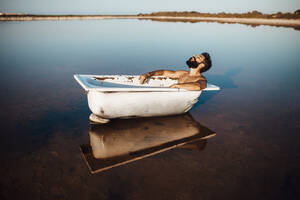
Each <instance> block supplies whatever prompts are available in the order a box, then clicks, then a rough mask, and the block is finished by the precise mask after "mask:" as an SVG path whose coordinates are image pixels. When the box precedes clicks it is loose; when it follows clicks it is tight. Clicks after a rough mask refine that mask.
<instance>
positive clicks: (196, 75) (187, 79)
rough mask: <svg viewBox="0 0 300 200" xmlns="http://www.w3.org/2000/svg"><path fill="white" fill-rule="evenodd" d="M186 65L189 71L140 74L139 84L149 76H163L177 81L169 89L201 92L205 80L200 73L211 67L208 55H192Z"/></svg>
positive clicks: (158, 71)
mask: <svg viewBox="0 0 300 200" xmlns="http://www.w3.org/2000/svg"><path fill="white" fill-rule="evenodd" d="M186 64H187V65H188V66H189V68H190V71H189V72H188V71H185V70H177V71H171V70H157V71H153V72H148V73H146V74H142V75H141V76H140V77H139V80H140V83H141V84H143V83H145V82H147V80H148V79H149V78H150V77H151V76H165V77H169V78H176V79H178V83H177V84H173V85H171V86H170V88H184V89H186V90H202V89H204V88H206V83H207V81H206V78H205V77H204V76H202V74H201V73H203V72H205V71H207V70H209V69H210V67H211V60H210V56H209V54H208V53H202V54H200V55H194V56H193V57H191V58H190V59H189V60H188V61H186Z"/></svg>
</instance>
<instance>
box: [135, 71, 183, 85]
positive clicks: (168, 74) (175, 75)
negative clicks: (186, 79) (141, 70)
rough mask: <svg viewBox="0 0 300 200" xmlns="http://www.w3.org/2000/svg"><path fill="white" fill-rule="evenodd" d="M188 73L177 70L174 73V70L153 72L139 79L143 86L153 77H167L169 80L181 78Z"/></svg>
mask: <svg viewBox="0 0 300 200" xmlns="http://www.w3.org/2000/svg"><path fill="white" fill-rule="evenodd" d="M184 73H188V72H187V71H185V70H177V71H172V70H157V71H153V72H148V73H146V74H142V75H140V77H139V80H140V83H141V84H143V83H145V82H146V81H147V80H148V79H149V78H150V77H151V76H165V77H168V78H179V77H180V76H181V75H182V74H184Z"/></svg>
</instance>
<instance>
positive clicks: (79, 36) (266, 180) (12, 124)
mask: <svg viewBox="0 0 300 200" xmlns="http://www.w3.org/2000/svg"><path fill="white" fill-rule="evenodd" d="M0 30H1V31H0V83H1V84H0V87H1V88H0V89H1V90H0V91H1V93H2V95H1V101H0V106H1V113H0V118H1V120H0V125H1V130H2V131H1V135H0V148H1V151H0V152H1V153H0V154H1V157H2V164H1V167H0V173H1V174H0V175H1V179H0V199H19V198H23V199H54V198H56V199H83V198H85V199H221V198H224V197H226V198H228V199H238V198H243V199H298V198H299V196H300V193H299V191H298V190H297V189H298V188H299V186H300V173H299V168H300V157H299V155H300V146H299V144H300V136H299V134H298V132H299V129H300V123H299V121H300V105H299V102H300V79H299V75H300V66H299V63H300V55H299V52H300V34H299V31H296V30H293V29H291V28H276V27H269V26H259V27H256V28H252V27H249V26H245V25H238V24H217V23H163V22H151V21H138V20H90V21H32V22H1V23H0ZM204 51H207V52H209V53H210V54H211V57H212V61H213V67H212V68H211V70H210V71H209V72H207V73H205V76H206V78H207V79H208V81H209V82H210V83H213V84H216V85H218V86H220V87H221V88H222V90H221V91H219V92H211V91H207V92H204V93H203V94H202V95H201V96H200V99H199V102H198V103H197V105H196V106H195V107H194V108H193V109H192V110H191V112H190V113H191V115H192V116H193V118H194V119H195V120H196V121H198V122H199V123H201V124H202V125H204V126H206V127H208V128H209V129H212V130H213V131H215V132H216V133H217V135H216V136H215V137H213V138H211V139H209V140H208V143H207V145H206V148H205V149H204V150H203V151H188V150H186V149H173V150H170V151H167V152H164V153H161V154H158V155H155V156H152V157H149V158H146V159H143V160H139V161H136V162H133V163H130V164H128V165H123V166H120V167H115V168H113V169H110V170H107V171H105V172H102V173H99V174H96V175H91V174H90V173H89V170H88V168H87V166H86V163H85V162H84V161H83V159H82V157H81V154H80V150H79V147H80V145H81V144H88V143H89V135H88V133H89V128H90V125H89V121H88V116H89V114H90V111H89V109H88V106H87V100H86V95H85V94H84V92H83V90H82V89H81V87H80V86H79V85H78V84H77V83H76V82H75V80H74V79H73V74H140V73H143V72H146V71H152V70H156V69H161V68H164V69H171V70H174V69H186V68H187V67H186V66H185V61H186V59H188V58H189V57H190V56H191V55H193V54H196V53H201V52H204Z"/></svg>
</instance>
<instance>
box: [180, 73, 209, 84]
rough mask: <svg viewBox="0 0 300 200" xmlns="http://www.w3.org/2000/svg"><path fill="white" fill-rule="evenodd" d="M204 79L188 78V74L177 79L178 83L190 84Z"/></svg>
mask: <svg viewBox="0 0 300 200" xmlns="http://www.w3.org/2000/svg"><path fill="white" fill-rule="evenodd" d="M203 79H205V78H204V76H201V75H199V76H190V75H189V74H183V75H181V76H180V77H179V79H178V83H191V82H197V81H199V80H203Z"/></svg>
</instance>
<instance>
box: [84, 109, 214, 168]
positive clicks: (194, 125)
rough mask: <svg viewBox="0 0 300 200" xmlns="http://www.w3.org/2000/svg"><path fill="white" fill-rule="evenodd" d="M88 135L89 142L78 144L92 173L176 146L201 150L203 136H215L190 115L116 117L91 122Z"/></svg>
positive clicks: (204, 143) (205, 137)
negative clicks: (106, 121)
mask: <svg viewBox="0 0 300 200" xmlns="http://www.w3.org/2000/svg"><path fill="white" fill-rule="evenodd" d="M89 134H90V145H81V150H82V153H83V155H84V158H85V160H86V161H87V164H88V166H89V168H90V170H91V173H96V172H100V171H103V170H106V169H109V168H112V167H115V166H119V165H123V164H126V163H129V162H132V161H135V160H139V159H142V158H145V157H149V156H151V155H155V154H158V153H161V152H164V151H167V150H170V149H173V148H176V147H180V148H187V149H198V150H203V149H204V148H205V145H206V139H208V138H210V137H212V136H215V133H214V132H213V131H211V130H210V129H208V128H206V127H204V126H202V125H200V124H199V123H198V122H196V121H195V120H194V119H193V118H192V116H191V115H190V114H184V115H178V116H169V117H155V118H135V119H116V120H113V121H112V122H111V123H109V124H91V127H90V132H89Z"/></svg>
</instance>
